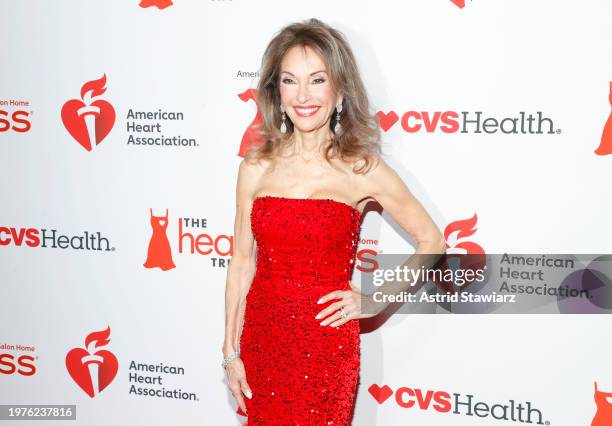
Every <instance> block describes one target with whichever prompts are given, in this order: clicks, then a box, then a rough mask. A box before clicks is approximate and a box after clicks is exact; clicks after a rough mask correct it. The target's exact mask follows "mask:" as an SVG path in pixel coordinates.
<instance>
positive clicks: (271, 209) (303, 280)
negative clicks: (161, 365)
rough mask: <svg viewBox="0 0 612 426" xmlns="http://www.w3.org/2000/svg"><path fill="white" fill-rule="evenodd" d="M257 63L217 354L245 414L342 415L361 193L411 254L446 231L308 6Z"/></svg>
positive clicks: (339, 41)
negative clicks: (389, 149) (258, 116)
mask: <svg viewBox="0 0 612 426" xmlns="http://www.w3.org/2000/svg"><path fill="white" fill-rule="evenodd" d="M260 72H261V74H260V81H259V85H258V103H259V107H260V108H261V111H262V117H263V119H262V122H263V123H262V124H263V126H262V127H263V128H262V136H263V140H264V141H266V142H265V143H264V144H261V145H259V146H257V147H255V149H254V150H252V151H251V152H250V153H249V154H248V155H247V156H246V157H245V159H244V160H243V161H242V163H241V164H240V167H239V172H238V182H237V195H236V208H237V210H236V221H235V250H234V256H233V257H232V260H231V263H230V266H229V268H228V275H227V287H226V335H225V342H224V345H223V354H224V357H225V358H224V361H223V366H224V367H225V368H226V372H227V379H228V386H229V388H230V390H231V392H232V394H233V395H234V397H235V398H236V401H237V403H238V405H239V407H240V409H242V411H243V412H245V413H246V414H247V416H248V423H247V424H248V425H283V426H285V425H297V424H299V425H324V424H325V425H328V424H331V425H348V424H350V422H351V419H352V415H353V407H354V401H355V393H356V390H357V384H358V379H359V369H360V361H359V355H360V338H359V322H358V321H357V320H359V319H360V318H366V317H371V316H373V315H374V313H371V312H372V311H368V312H369V313H364V310H362V306H361V303H362V295H361V293H360V292H359V291H357V290H355V289H353V288H352V287H351V285H350V282H349V280H350V277H351V273H352V268H353V266H354V261H355V252H356V249H357V243H358V241H359V227H360V222H361V214H362V213H361V212H362V211H363V207H364V205H365V204H366V203H367V202H368V201H370V200H375V201H377V202H378V203H380V204H381V205H382V207H383V208H384V209H385V210H387V212H388V213H389V214H390V215H391V216H392V217H393V219H394V220H396V221H397V222H398V224H400V225H401V226H402V227H403V228H404V229H405V230H406V231H407V232H408V233H410V234H411V235H412V236H414V238H415V239H416V241H417V242H418V248H417V253H442V252H444V247H445V243H444V239H443V237H442V235H441V233H440V231H439V230H438V228H437V227H436V225H435V224H434V223H433V221H432V219H431V218H430V216H429V215H428V214H427V212H426V211H425V210H424V208H423V207H422V206H421V204H420V203H419V202H418V201H417V200H416V199H415V198H414V197H413V196H412V194H411V193H410V192H409V190H408V188H407V187H406V185H405V184H404V183H403V182H402V180H401V179H400V178H399V176H398V175H397V174H396V173H395V172H394V171H393V170H392V169H391V168H390V167H389V166H387V165H386V164H385V162H384V161H383V160H382V159H381V158H380V156H379V155H378V154H379V153H380V146H379V135H380V133H379V132H380V131H379V130H378V126H377V123H376V121H375V119H374V117H373V116H372V115H371V114H370V111H369V104H368V99H367V95H366V92H365V90H364V87H363V84H362V81H361V78H360V76H359V72H358V69H357V65H356V62H355V58H354V56H353V54H352V51H351V48H350V47H349V45H348V43H347V42H346V40H345V39H344V36H343V35H342V34H341V33H340V32H338V31H337V30H334V29H333V28H330V27H329V26H327V25H326V24H324V23H322V22H321V21H319V20H316V19H311V20H309V21H306V22H304V23H296V24H292V25H289V26H287V27H286V28H284V29H283V30H282V31H280V32H279V33H278V34H277V35H276V36H275V37H274V39H273V40H272V41H271V42H270V44H269V45H268V47H267V49H266V51H265V53H264V56H263V60H262V67H261V70H260ZM379 306H380V305H379ZM241 326H242V331H241V330H240V328H241ZM245 397H246V398H245Z"/></svg>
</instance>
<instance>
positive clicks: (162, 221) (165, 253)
mask: <svg viewBox="0 0 612 426" xmlns="http://www.w3.org/2000/svg"><path fill="white" fill-rule="evenodd" d="M149 212H150V214H151V217H150V223H151V228H153V233H152V234H151V239H150V240H149V250H148V251H147V260H146V261H145V263H144V265H143V266H144V267H145V268H149V269H150V268H160V269H161V270H162V271H167V270H169V269H172V268H174V267H176V265H175V264H174V261H173V260H172V249H171V248H170V241H169V240H168V235H167V234H166V230H167V229H168V209H166V215H165V216H153V209H149Z"/></svg>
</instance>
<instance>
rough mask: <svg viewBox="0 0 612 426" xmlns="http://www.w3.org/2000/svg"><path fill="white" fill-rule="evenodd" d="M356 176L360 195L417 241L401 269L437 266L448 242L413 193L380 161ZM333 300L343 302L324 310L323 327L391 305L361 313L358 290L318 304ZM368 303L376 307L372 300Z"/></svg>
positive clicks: (391, 289) (386, 288)
mask: <svg viewBox="0 0 612 426" xmlns="http://www.w3.org/2000/svg"><path fill="white" fill-rule="evenodd" d="M357 176H358V177H356V179H355V185H356V187H357V188H358V189H359V193H361V194H367V195H369V196H371V197H372V198H374V199H376V201H377V202H378V203H379V204H380V205H381V206H382V207H383V209H384V210H385V211H387V212H388V213H389V215H390V216H391V217H392V218H393V220H395V221H396V222H397V223H398V225H400V226H401V227H402V228H403V229H404V230H405V231H406V232H407V233H408V234H410V235H411V236H412V237H413V238H414V240H415V241H416V243H417V247H416V251H415V253H414V254H413V255H411V256H410V257H409V258H408V260H407V261H406V263H404V265H402V266H405V265H410V267H412V268H415V269H419V268H420V267H421V266H424V267H429V266H432V265H429V263H435V260H436V259H438V258H439V257H440V256H441V255H443V254H444V253H445V251H446V241H445V240H444V236H443V235H442V233H441V232H440V230H439V229H438V227H437V226H436V224H435V223H434V221H433V219H432V218H431V216H430V215H429V214H428V213H427V211H426V210H425V208H424V207H423V205H422V204H421V203H420V202H419V201H418V200H417V199H416V198H415V197H414V195H413V194H412V193H411V192H410V190H409V189H408V187H407V186H406V184H405V183H404V181H403V180H402V179H401V178H400V176H399V175H398V174H397V173H396V172H395V170H393V169H392V168H391V167H390V166H389V165H387V164H386V163H385V161H384V160H383V159H382V158H380V157H377V158H376V164H374V166H373V167H372V168H371V170H369V171H368V172H367V173H365V174H363V175H357ZM415 255H416V256H415ZM423 255H440V256H423ZM423 261H424V263H423ZM425 263H427V265H425ZM402 290H405V284H404V283H403V284H401V285H399V286H398V285H397V283H395V282H389V283H386V284H384V285H383V286H382V287H380V288H378V289H377V291H378V292H380V293H386V294H390V293H394V294H395V293H398V292H399V291H402ZM332 299H340V300H339V301H337V302H334V303H332V304H330V305H329V306H327V307H326V308H325V309H323V310H321V312H320V313H319V315H318V316H317V319H319V318H325V317H327V318H325V320H323V321H321V325H328V324H329V325H331V326H333V327H336V326H338V325H341V324H343V323H345V322H347V321H348V320H351V319H359V318H369V317H372V316H374V315H376V313H378V312H380V311H381V310H383V309H384V307H386V305H388V303H387V304H383V303H376V304H375V306H373V305H372V306H369V307H368V308H367V309H362V301H363V299H364V295H362V294H361V293H360V292H358V291H355V290H337V291H333V292H331V293H328V294H326V295H325V296H323V297H322V298H321V299H320V300H319V303H325V302H327V301H329V300H332ZM365 299H366V300H367V301H369V302H370V303H372V304H374V302H372V301H371V300H370V299H367V298H365ZM341 308H344V311H345V312H347V314H348V315H347V316H346V318H344V319H343V318H341V316H340V313H339V312H340V311H339V310H340V309H341ZM330 314H333V315H330Z"/></svg>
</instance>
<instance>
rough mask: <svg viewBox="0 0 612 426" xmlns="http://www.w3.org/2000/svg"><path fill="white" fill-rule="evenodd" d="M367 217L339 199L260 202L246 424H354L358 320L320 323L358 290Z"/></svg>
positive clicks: (244, 350)
mask: <svg viewBox="0 0 612 426" xmlns="http://www.w3.org/2000/svg"><path fill="white" fill-rule="evenodd" d="M360 223H361V214H360V212H359V211H358V210H356V209H355V208H353V207H352V206H350V205H348V204H345V203H342V202H339V201H335V200H331V199H308V198H284V197H273V196H263V197H257V198H256V199H255V200H254V202H253V207H252V211H251V225H252V230H253V235H254V237H255V240H256V242H257V271H256V273H255V277H254V279H253V283H252V284H251V288H250V290H249V293H248V294H247V298H246V310H245V317H244V324H243V329H242V335H241V337H240V350H241V358H242V361H243V363H244V366H245V370H246V377H247V382H248V383H249V385H250V387H251V390H252V391H253V398H252V399H248V398H245V403H246V407H247V412H248V413H247V415H248V421H247V423H246V424H247V425H249V426H255V425H266V426H277V425H278V426H281V425H282V426H297V425H300V426H315V425H316V426H319V425H336V426H341V425H349V424H351V419H352V416H353V411H354V402H355V394H356V392H357V385H358V381H359V370H360V359H359V358H360V337H359V321H358V320H351V321H349V322H347V323H345V324H343V325H341V326H339V327H330V326H329V325H326V326H321V325H320V324H319V323H320V321H322V319H315V315H316V314H317V313H318V312H319V311H320V310H321V309H323V308H324V307H326V306H328V305H329V304H330V303H333V301H330V302H327V303H323V304H320V305H318V304H317V300H318V299H319V298H320V297H321V296H323V295H325V294H327V293H329V292H331V291H333V290H338V289H340V290H350V289H351V287H350V277H351V274H352V271H353V266H354V264H355V254H356V251H357V245H358V241H359V229H360Z"/></svg>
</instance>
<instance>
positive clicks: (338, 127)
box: [334, 102, 342, 133]
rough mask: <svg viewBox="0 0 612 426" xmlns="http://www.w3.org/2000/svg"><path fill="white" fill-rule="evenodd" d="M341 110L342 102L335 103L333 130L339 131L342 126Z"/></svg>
mask: <svg viewBox="0 0 612 426" xmlns="http://www.w3.org/2000/svg"><path fill="white" fill-rule="evenodd" d="M341 112H342V102H340V103H339V104H338V105H336V125H335V126H334V132H336V133H340V131H341V130H342V126H341V125H340V113H341Z"/></svg>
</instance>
